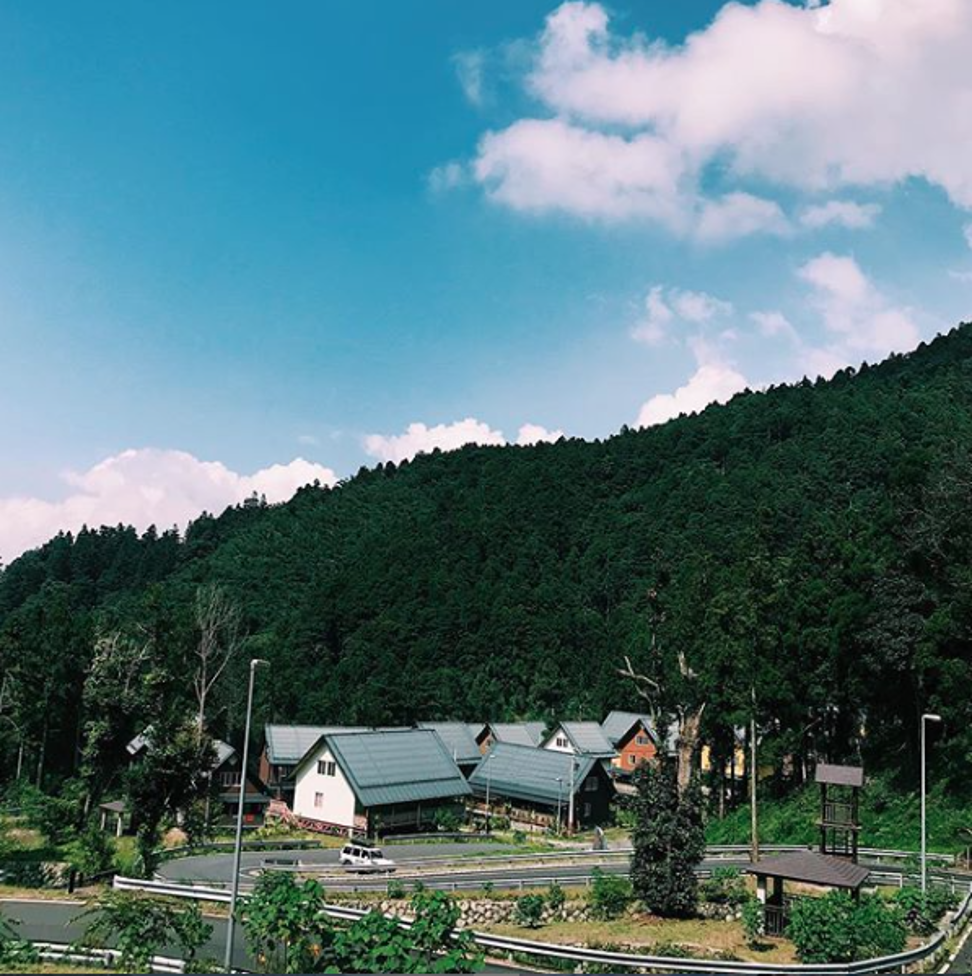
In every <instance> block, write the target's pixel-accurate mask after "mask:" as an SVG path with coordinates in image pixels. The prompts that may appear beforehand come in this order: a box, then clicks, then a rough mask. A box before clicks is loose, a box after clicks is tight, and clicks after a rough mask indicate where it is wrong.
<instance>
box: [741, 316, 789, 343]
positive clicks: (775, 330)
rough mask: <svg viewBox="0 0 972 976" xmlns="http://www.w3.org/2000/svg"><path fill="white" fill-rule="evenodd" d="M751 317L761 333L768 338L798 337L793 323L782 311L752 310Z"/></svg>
mask: <svg viewBox="0 0 972 976" xmlns="http://www.w3.org/2000/svg"><path fill="white" fill-rule="evenodd" d="M749 317H750V318H751V319H752V320H753V322H755V323H756V325H757V327H758V328H759V331H760V334H761V335H763V336H765V337H766V338H767V339H777V338H781V337H782V338H787V339H791V340H795V339H796V338H797V330H796V329H795V328H794V327H793V323H792V322H790V320H789V319H788V318H787V317H786V316H785V315H784V314H783V313H782V312H750V313H749Z"/></svg>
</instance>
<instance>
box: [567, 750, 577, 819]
mask: <svg viewBox="0 0 972 976" xmlns="http://www.w3.org/2000/svg"><path fill="white" fill-rule="evenodd" d="M576 770H577V760H576V759H575V758H574V757H573V755H571V757H570V793H569V795H568V797H567V833H568V834H572V833H573V832H574V773H575V771H576Z"/></svg>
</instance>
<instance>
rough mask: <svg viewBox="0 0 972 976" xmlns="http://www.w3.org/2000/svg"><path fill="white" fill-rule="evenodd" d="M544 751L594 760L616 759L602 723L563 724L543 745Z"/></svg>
mask: <svg viewBox="0 0 972 976" xmlns="http://www.w3.org/2000/svg"><path fill="white" fill-rule="evenodd" d="M543 748H544V749H553V750H554V751H556V752H569V753H572V754H573V755H578V756H592V757H593V758H594V759H609V760H610V759H614V756H615V751H614V746H613V745H611V743H610V741H609V740H608V738H607V736H606V735H605V734H604V730H603V729H602V728H601V724H600V722H561V723H560V724H559V725H558V726H557V727H556V728H555V729H554V730H553V732H551V733H550V735H549V736H548V737H547V738H546V740H545V741H544V743H543Z"/></svg>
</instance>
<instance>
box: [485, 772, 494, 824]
mask: <svg viewBox="0 0 972 976" xmlns="http://www.w3.org/2000/svg"><path fill="white" fill-rule="evenodd" d="M492 761H493V754H492V753H490V754H489V755H488V756H487V757H486V833H487V834H488V833H489V828H490V819H491V818H490V815H489V785H490V768H489V764H490V763H491V762H492Z"/></svg>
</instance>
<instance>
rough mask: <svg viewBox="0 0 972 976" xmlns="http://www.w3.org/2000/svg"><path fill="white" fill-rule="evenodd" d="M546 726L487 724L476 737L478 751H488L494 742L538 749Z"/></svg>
mask: <svg viewBox="0 0 972 976" xmlns="http://www.w3.org/2000/svg"><path fill="white" fill-rule="evenodd" d="M544 732H546V726H545V725H544V724H543V722H487V723H486V724H485V725H484V726H482V731H481V732H480V733H479V735H478V736H476V742H477V744H478V745H479V751H480V752H481V753H483V754H485V753H486V752H488V751H489V749H490V747H491V746H492V745H493V743H494V742H508V743H510V744H511V745H518V746H532V747H533V748H534V749H536V748H538V747H539V745H540V743H541V742H543V734H544Z"/></svg>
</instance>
